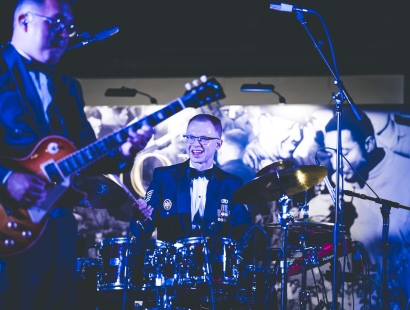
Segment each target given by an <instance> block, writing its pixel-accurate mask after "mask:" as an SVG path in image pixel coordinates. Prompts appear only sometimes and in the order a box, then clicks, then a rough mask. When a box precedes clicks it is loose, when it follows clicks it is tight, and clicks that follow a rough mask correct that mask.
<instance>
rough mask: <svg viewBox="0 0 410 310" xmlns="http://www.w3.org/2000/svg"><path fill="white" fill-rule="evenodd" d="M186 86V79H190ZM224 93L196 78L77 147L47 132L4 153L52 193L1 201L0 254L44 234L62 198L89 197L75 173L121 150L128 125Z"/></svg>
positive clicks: (25, 245) (154, 122)
mask: <svg viewBox="0 0 410 310" xmlns="http://www.w3.org/2000/svg"><path fill="white" fill-rule="evenodd" d="M186 86H187V85H186ZM223 98H225V94H224V92H223V89H222V87H221V85H220V84H219V83H218V82H217V81H216V79H214V78H211V79H209V80H206V77H201V82H198V83H195V84H194V87H193V88H189V90H188V91H186V92H185V94H184V95H183V96H182V97H180V98H177V99H175V100H174V101H172V102H170V103H169V104H168V105H167V106H166V107H164V108H162V109H161V110H159V111H156V112H154V113H153V114H151V115H149V116H147V117H145V118H143V119H140V120H139V121H138V122H135V123H133V124H131V125H129V126H127V127H125V128H123V129H121V130H119V131H117V132H115V133H112V134H110V135H108V136H105V137H103V138H101V139H99V140H97V141H95V142H94V143H92V144H90V145H88V146H86V147H83V148H82V149H79V150H77V149H76V148H75V146H74V145H73V144H72V143H71V142H70V141H69V140H67V139H65V138H63V137H59V136H49V137H46V138H43V139H42V140H41V141H40V142H39V143H38V144H37V145H36V147H35V148H34V150H33V151H32V152H31V153H30V154H29V155H28V156H26V157H25V158H19V159H16V158H3V159H0V161H1V162H2V164H3V165H5V166H6V167H9V168H10V169H11V170H13V171H18V172H28V173H32V174H37V175H39V176H41V177H42V178H43V179H44V180H46V181H47V182H48V187H47V199H46V201H45V202H44V203H42V204H41V205H38V206H30V207H28V208H22V207H20V206H19V205H13V203H8V202H5V201H1V204H0V257H5V256H13V255H17V254H19V253H22V252H24V251H25V250H27V249H28V248H30V247H31V246H32V245H33V244H35V242H36V241H37V240H38V239H39V238H40V236H41V235H42V233H43V231H44V229H45V227H46V224H47V222H48V214H49V213H50V211H52V210H53V209H54V208H55V207H56V206H57V207H58V206H61V204H59V203H60V202H64V205H67V201H69V202H70V203H71V204H69V205H72V204H74V203H75V202H78V201H80V200H82V199H84V198H85V193H83V192H80V191H78V190H76V189H74V188H73V187H72V186H71V183H72V179H73V177H74V176H75V175H76V174H78V173H79V172H80V171H82V170H83V169H84V168H86V167H88V166H89V165H91V164H93V163H94V162H96V161H97V160H99V159H101V158H103V157H104V156H106V155H107V154H108V153H109V152H111V151H113V150H117V149H118V148H119V147H120V146H121V145H122V144H123V143H124V142H126V141H127V137H128V131H129V130H130V129H132V130H133V131H136V130H137V129H138V128H141V127H142V126H143V125H144V124H147V125H149V126H152V127H154V126H156V125H157V124H159V123H161V122H162V121H164V120H166V119H167V118H169V117H171V116H172V115H174V114H176V113H178V112H180V111H182V110H183V109H185V108H198V107H201V106H205V105H208V104H210V103H211V102H214V101H217V100H220V99H223Z"/></svg>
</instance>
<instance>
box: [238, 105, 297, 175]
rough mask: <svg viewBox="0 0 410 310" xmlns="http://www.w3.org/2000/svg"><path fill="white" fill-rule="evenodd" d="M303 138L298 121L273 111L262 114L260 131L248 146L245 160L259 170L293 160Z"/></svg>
mask: <svg viewBox="0 0 410 310" xmlns="http://www.w3.org/2000/svg"><path fill="white" fill-rule="evenodd" d="M301 140H302V130H301V127H300V124H299V123H298V122H296V121H294V120H291V119H286V118H284V117H282V116H275V115H272V114H271V113H265V114H262V115H261V116H260V117H259V133H258V135H257V137H256V138H255V139H254V140H253V141H251V142H250V143H249V144H248V146H247V147H246V150H245V154H244V159H243V160H244V162H245V163H246V164H247V165H249V166H250V167H251V168H253V169H256V170H258V171H259V170H261V169H262V168H263V167H265V166H267V165H269V164H272V163H274V162H277V161H280V160H291V159H293V156H292V155H293V152H294V151H295V150H296V147H297V146H298V144H299V143H300V141H301Z"/></svg>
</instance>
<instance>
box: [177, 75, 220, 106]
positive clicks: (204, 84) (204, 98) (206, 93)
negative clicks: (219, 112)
mask: <svg viewBox="0 0 410 310" xmlns="http://www.w3.org/2000/svg"><path fill="white" fill-rule="evenodd" d="M185 89H186V90H187V91H186V92H185V94H184V96H182V97H181V100H182V101H183V102H184V104H185V106H186V107H187V108H199V107H202V106H205V105H207V104H210V103H212V102H214V101H218V100H221V99H223V98H225V94H224V91H223V89H222V86H221V85H220V84H219V82H218V81H217V80H216V79H215V78H210V79H208V78H207V77H206V76H204V75H203V76H201V77H200V79H199V80H193V81H192V83H186V84H185Z"/></svg>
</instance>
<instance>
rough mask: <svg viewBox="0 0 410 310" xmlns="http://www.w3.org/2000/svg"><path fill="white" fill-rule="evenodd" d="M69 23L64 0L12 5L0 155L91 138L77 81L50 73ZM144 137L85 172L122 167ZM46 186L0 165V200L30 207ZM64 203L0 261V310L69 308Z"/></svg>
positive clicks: (70, 236) (1, 71) (70, 241)
mask: <svg viewBox="0 0 410 310" xmlns="http://www.w3.org/2000/svg"><path fill="white" fill-rule="evenodd" d="M73 23H74V18H73V14H72V11H71V7H70V5H69V2H68V0H19V1H18V4H17V6H16V8H15V12H14V24H13V34H12V40H11V42H9V43H8V44H7V46H6V47H5V48H3V49H2V50H0V156H6V157H12V158H23V157H25V156H27V155H29V154H30V152H31V151H32V150H33V148H34V147H35V145H36V143H38V142H39V141H40V140H41V139H42V138H44V137H46V136H49V135H60V136H63V137H65V138H67V139H69V140H70V141H72V142H73V143H74V145H75V146H76V147H77V148H81V147H84V146H86V145H88V144H90V143H92V142H93V141H95V140H96V137H95V134H94V132H93V130H92V128H91V126H90V124H89V123H88V121H87V119H86V117H85V114H84V111H83V108H84V99H83V95H82V91H81V86H80V84H79V82H78V81H77V80H75V79H73V78H71V77H68V76H65V75H62V74H59V73H57V72H55V71H54V70H53V69H52V68H50V65H55V64H57V63H58V61H59V60H60V57H61V56H62V54H63V53H64V51H65V49H66V47H67V45H68V41H69V38H70V36H73V35H74V34H75V27H74V25H73ZM152 134H153V129H152V128H150V127H148V126H144V127H143V128H142V129H139V130H138V131H137V132H130V133H129V137H128V140H127V142H126V143H125V144H123V145H122V146H121V147H120V148H119V149H118V150H117V151H116V152H113V153H112V154H109V155H108V156H107V157H105V158H104V159H103V160H101V161H99V162H97V163H96V164H95V165H93V166H92V167H90V168H88V169H87V173H98V174H102V173H115V172H119V171H120V170H124V169H127V168H130V167H131V165H132V162H133V158H134V155H135V154H136V153H137V152H138V151H140V150H141V149H143V148H144V147H145V146H146V144H147V142H148V140H149V139H150V138H151V136H152ZM46 186H47V184H46V182H45V181H44V180H43V179H41V178H39V177H38V176H36V175H32V174H26V173H21V172H18V171H14V170H13V168H12V167H9V166H4V165H2V163H1V161H0V190H1V192H0V198H1V201H4V200H7V201H11V202H13V203H15V204H16V205H17V206H19V207H28V206H32V205H37V204H39V203H41V202H42V201H44V199H45V188H46ZM2 203H3V202H2ZM68 206H69V205H64V202H62V203H61V208H56V209H54V210H53V211H52V212H51V213H50V216H49V221H48V224H47V226H46V228H45V230H44V232H43V234H42V235H41V237H40V239H39V240H38V241H37V242H36V243H35V244H34V245H33V246H32V247H30V248H29V249H28V250H26V251H25V252H23V253H22V254H19V255H16V256H13V257H10V258H3V259H2V260H0V309H24V310H28V309H70V308H71V296H72V291H73V286H74V275H75V263H76V254H75V247H76V236H77V226H76V222H75V219H74V216H73V213H72V210H71V209H70V208H63V207H68ZM58 207H60V205H58ZM0 208H1V207H0Z"/></svg>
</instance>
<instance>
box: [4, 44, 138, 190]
mask: <svg viewBox="0 0 410 310" xmlns="http://www.w3.org/2000/svg"><path fill="white" fill-rule="evenodd" d="M50 76H51V78H52V81H53V84H54V93H53V94H52V98H53V102H52V103H53V104H55V105H56V107H57V109H58V114H59V119H60V121H61V129H62V130H61V132H59V134H61V135H63V136H64V137H65V138H68V139H69V140H71V141H72V142H73V143H74V145H75V146H76V147H77V148H81V147H84V146H86V145H88V144H90V143H92V142H93V141H95V139H96V137H95V134H94V131H93V129H92V127H91V125H90V124H89V122H88V121H87V119H86V116H85V113H84V110H83V108H84V99H83V94H82V89H81V86H80V83H79V82H78V81H77V80H76V79H74V78H71V77H68V76H65V75H62V74H59V73H55V72H51V73H50ZM50 134H55V132H51V131H50V128H49V126H48V124H47V123H46V120H45V115H44V109H43V105H42V102H41V99H40V97H39V95H38V93H37V89H36V88H35V86H34V83H33V81H32V78H31V76H30V74H29V73H28V71H27V69H26V67H25V63H24V61H23V57H22V56H21V55H20V54H19V53H18V52H17V51H16V49H15V48H14V47H13V46H12V45H11V44H8V45H7V46H6V47H5V48H4V49H2V50H0V156H7V157H16V158H21V157H25V156H27V155H28V154H29V153H30V152H31V151H32V150H33V148H34V147H35V145H36V143H38V142H39V140H41V139H42V138H44V137H46V136H48V135H50ZM118 153H119V152H113V153H111V154H109V156H108V158H106V159H103V160H102V161H99V162H97V164H96V165H95V166H92V167H90V168H89V169H87V171H89V172H90V173H110V172H117V171H119V168H124V167H125V166H127V165H128V166H129V165H130V164H132V159H131V160H128V159H125V158H123V157H122V155H121V154H118ZM9 171H10V168H9V167H6V166H4V165H2V163H1V161H0V181H1V180H3V178H4V177H5V175H6V174H7V173H8V172H9ZM0 185H1V184H0Z"/></svg>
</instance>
